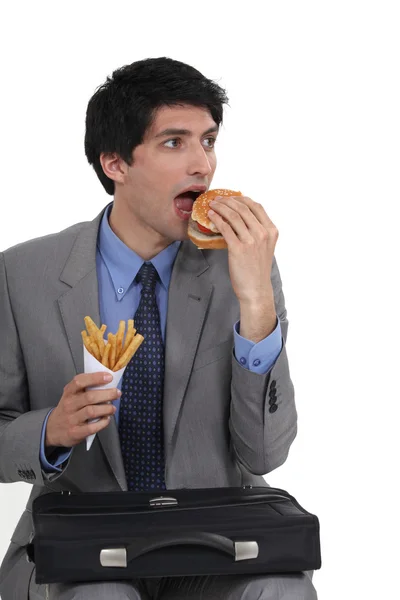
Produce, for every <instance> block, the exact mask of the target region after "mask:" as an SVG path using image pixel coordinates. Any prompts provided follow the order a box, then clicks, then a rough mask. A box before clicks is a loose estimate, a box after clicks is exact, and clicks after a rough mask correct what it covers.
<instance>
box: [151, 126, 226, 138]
mask: <svg viewBox="0 0 400 600" xmlns="http://www.w3.org/2000/svg"><path fill="white" fill-rule="evenodd" d="M218 131H219V127H218V125H214V126H213V127H210V128H209V129H207V131H205V132H204V133H203V135H207V133H216V132H218ZM167 135H189V136H190V135H192V132H191V131H189V129H164V131H161V132H160V133H157V135H156V136H154V137H156V138H160V137H165V136H167Z"/></svg>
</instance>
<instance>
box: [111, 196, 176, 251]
mask: <svg viewBox="0 0 400 600" xmlns="http://www.w3.org/2000/svg"><path fill="white" fill-rule="evenodd" d="M108 222H109V225H110V227H111V229H112V231H113V232H114V233H115V235H116V236H117V237H119V239H120V240H121V241H122V242H124V244H125V245H126V246H128V248H130V249H131V250H133V251H134V252H136V254H138V255H139V256H140V257H141V258H142V259H143V260H151V259H152V258H154V257H155V256H157V254H159V253H160V252H161V251H162V250H164V248H166V247H167V246H169V245H170V244H171V241H167V240H166V239H165V238H162V237H161V236H160V235H158V234H157V233H156V232H155V231H154V230H152V229H150V228H149V227H148V226H146V225H145V224H144V223H143V222H141V221H140V220H139V219H138V217H137V216H136V215H134V214H132V212H131V211H130V210H129V209H128V207H127V205H126V203H125V202H121V201H118V200H117V199H116V198H115V197H114V203H113V206H112V210H111V213H110V215H109V219H108Z"/></svg>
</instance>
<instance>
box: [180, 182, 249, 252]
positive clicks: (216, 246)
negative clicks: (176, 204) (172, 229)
mask: <svg viewBox="0 0 400 600" xmlns="http://www.w3.org/2000/svg"><path fill="white" fill-rule="evenodd" d="M216 196H242V192H234V191H233V190H225V189H216V190H208V191H207V192H204V194H201V195H200V196H199V197H198V198H196V200H195V202H194V204H193V208H192V214H191V217H190V219H189V225H188V235H189V238H190V239H191V240H192V242H193V243H194V244H195V245H196V246H197V247H198V248H200V249H206V250H222V249H223V248H227V247H228V245H227V243H226V241H225V239H224V238H223V236H222V235H221V234H220V233H219V231H218V229H217V228H216V227H215V225H214V223H213V222H212V221H211V220H210V219H209V218H208V215H207V213H208V211H209V210H210V202H211V200H213V199H214V198H215V197H216ZM196 222H197V223H200V225H202V226H203V227H207V229H210V230H211V231H212V232H213V233H212V234H211V235H210V234H207V233H203V232H202V231H198V229H197V227H196Z"/></svg>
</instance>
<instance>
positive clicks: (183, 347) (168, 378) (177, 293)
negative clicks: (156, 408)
mask: <svg viewBox="0 0 400 600" xmlns="http://www.w3.org/2000/svg"><path fill="white" fill-rule="evenodd" d="M207 269H209V264H208V263H207V261H206V260H205V258H204V255H203V252H202V251H200V250H198V249H197V248H196V246H195V245H194V244H193V243H192V242H190V241H185V242H183V243H182V244H181V247H180V249H179V252H178V255H177V257H176V260H175V263H174V267H173V270H172V275H171V281H170V286H169V294H168V314H167V326H166V335H165V340H166V347H165V379H164V413H163V416H164V419H163V421H164V439H165V451H166V459H167V462H168V459H169V458H170V457H171V451H172V447H173V441H174V440H173V438H174V433H175V431H176V426H177V422H178V417H179V412H180V409H181V405H182V401H183V399H184V395H185V392H186V388H187V385H188V382H189V377H190V373H191V370H192V367H193V362H194V359H195V356H196V350H197V346H198V343H199V340H200V336H201V332H202V329H203V324H204V321H205V318H206V314H207V309H208V305H209V302H210V300H211V294H212V290H213V286H212V284H210V282H209V280H208V277H207V275H206V273H205V272H206V271H207ZM203 273H204V275H203Z"/></svg>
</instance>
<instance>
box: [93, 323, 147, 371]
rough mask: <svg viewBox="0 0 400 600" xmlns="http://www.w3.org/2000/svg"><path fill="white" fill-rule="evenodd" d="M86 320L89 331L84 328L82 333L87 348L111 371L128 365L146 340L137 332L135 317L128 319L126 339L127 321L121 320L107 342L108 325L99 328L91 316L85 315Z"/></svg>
mask: <svg viewBox="0 0 400 600" xmlns="http://www.w3.org/2000/svg"><path fill="white" fill-rule="evenodd" d="M84 321H85V325H86V329H87V331H86V330H83V331H82V332H81V334H82V340H83V343H84V345H85V348H86V350H87V351H88V352H90V354H91V355H92V356H94V357H95V358H96V359H97V360H98V361H99V362H101V364H102V365H103V366H104V367H106V368H107V369H110V370H111V371H114V372H116V371H119V369H122V368H123V367H126V365H127V364H128V363H129V361H130V360H131V358H132V357H133V356H134V355H135V353H136V352H137V351H138V349H139V346H140V345H141V344H142V342H143V341H144V337H143V336H142V335H140V333H136V329H135V328H134V320H133V319H129V320H128V327H127V332H126V335H125V341H124V333H125V327H126V323H125V321H120V322H119V327H118V331H117V333H109V334H108V336H107V340H108V341H107V342H106V341H105V340H104V333H105V331H106V329H107V326H106V325H104V324H103V325H102V326H101V327H100V329H99V328H98V327H97V325H96V324H95V322H94V321H93V319H91V318H90V317H85V319H84Z"/></svg>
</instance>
